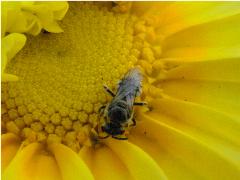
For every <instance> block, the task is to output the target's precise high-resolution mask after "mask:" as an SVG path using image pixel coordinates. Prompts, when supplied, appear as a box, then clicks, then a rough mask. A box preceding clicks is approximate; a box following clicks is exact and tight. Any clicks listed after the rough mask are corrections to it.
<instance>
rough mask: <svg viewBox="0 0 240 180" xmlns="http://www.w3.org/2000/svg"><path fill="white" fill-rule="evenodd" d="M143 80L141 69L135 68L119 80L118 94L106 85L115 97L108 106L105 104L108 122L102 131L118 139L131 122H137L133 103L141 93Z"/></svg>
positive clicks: (105, 116)
mask: <svg viewBox="0 0 240 180" xmlns="http://www.w3.org/2000/svg"><path fill="white" fill-rule="evenodd" d="M141 82H142V75H141V73H140V70H139V69H138V68H133V69H131V70H130V71H128V73H127V74H126V75H125V76H124V77H123V78H122V79H121V81H120V82H119V84H118V88H117V92H116V94H114V93H113V92H112V91H111V90H110V89H108V88H107V87H106V86H105V89H106V91H107V92H109V94H111V95H112V96H113V99H112V101H111V102H110V103H109V104H108V105H107V106H104V108H105V110H104V118H105V120H106V122H105V124H104V125H103V126H102V131H104V132H106V133H107V134H108V135H112V137H114V138H116V139H120V138H117V137H116V136H117V135H122V134H123V133H124V131H125V127H127V126H128V124H129V122H130V121H133V124H135V120H134V118H133V116H134V112H133V105H134V101H135V98H136V97H137V96H139V95H140V93H141ZM139 104H140V103H138V105H139ZM143 104H144V103H142V105H143ZM123 139H126V138H123Z"/></svg>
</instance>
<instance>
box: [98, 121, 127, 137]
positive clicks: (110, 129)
mask: <svg viewBox="0 0 240 180" xmlns="http://www.w3.org/2000/svg"><path fill="white" fill-rule="evenodd" d="M102 131H104V132H106V133H108V134H111V135H120V134H123V133H124V130H122V128H121V125H120V124H113V123H106V124H105V125H104V126H102Z"/></svg>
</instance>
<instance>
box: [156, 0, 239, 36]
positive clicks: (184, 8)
mask: <svg viewBox="0 0 240 180" xmlns="http://www.w3.org/2000/svg"><path fill="white" fill-rule="evenodd" d="M239 13H240V3H239V2H176V3H173V4H172V5H170V6H168V7H167V8H166V9H165V11H163V12H162V13H161V16H160V17H159V18H161V19H160V20H159V22H160V23H159V30H158V32H159V33H161V34H164V35H165V36H169V35H171V34H173V33H176V32H178V31H180V30H183V29H186V28H189V27H192V26H195V25H199V24H203V23H207V22H211V21H214V20H218V19H222V18H225V17H228V16H232V15H236V14H239Z"/></svg>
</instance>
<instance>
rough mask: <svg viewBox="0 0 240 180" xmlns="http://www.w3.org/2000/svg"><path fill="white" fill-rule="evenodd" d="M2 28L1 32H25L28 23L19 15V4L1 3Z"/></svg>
mask: <svg viewBox="0 0 240 180" xmlns="http://www.w3.org/2000/svg"><path fill="white" fill-rule="evenodd" d="M1 14H2V26H3V32H2V34H3V35H5V32H10V33H12V32H18V33H22V32H25V31H27V29H28V27H27V26H28V23H27V21H26V19H25V18H24V16H23V14H22V13H21V7H20V3H16V2H3V3H2V12H1Z"/></svg>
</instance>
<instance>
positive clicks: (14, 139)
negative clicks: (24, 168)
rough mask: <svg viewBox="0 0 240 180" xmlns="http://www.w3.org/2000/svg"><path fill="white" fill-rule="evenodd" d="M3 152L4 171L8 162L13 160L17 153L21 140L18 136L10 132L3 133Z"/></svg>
mask: <svg viewBox="0 0 240 180" xmlns="http://www.w3.org/2000/svg"><path fill="white" fill-rule="evenodd" d="M1 140H2V148H1V150H2V152H1V157H2V163H1V164H2V172H3V171H4V170H5V169H6V167H7V166H8V164H9V163H10V162H11V160H12V159H13V158H14V156H15V155H16V153H17V151H18V149H19V147H20V144H21V141H20V139H19V138H18V136H16V135H14V134H12V133H8V134H3V135H2V138H1Z"/></svg>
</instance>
